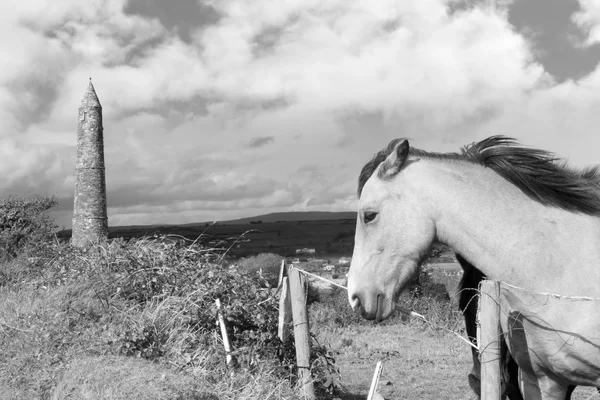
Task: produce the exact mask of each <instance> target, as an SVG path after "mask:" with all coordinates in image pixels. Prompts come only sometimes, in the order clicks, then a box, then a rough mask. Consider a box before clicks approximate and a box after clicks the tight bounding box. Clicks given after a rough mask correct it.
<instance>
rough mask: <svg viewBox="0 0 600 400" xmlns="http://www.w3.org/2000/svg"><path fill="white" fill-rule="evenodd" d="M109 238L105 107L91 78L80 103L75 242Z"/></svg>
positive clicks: (73, 240)
mask: <svg viewBox="0 0 600 400" xmlns="http://www.w3.org/2000/svg"><path fill="white" fill-rule="evenodd" d="M107 237H108V218H107V215H106V181H105V177H104V139H103V133H102V106H101V105H100V100H98V96H97V95H96V91H95V90H94V85H92V79H91V78H90V84H89V85H88V87H87V90H86V92H85V95H84V96H83V100H81V105H80V106H79V123H78V125H77V164H76V166H75V207H74V210H73V235H72V237H71V244H72V245H73V246H76V247H84V246H86V245H88V244H90V243H96V242H99V241H102V240H106V238H107Z"/></svg>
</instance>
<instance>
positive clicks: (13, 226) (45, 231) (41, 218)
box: [0, 196, 58, 257]
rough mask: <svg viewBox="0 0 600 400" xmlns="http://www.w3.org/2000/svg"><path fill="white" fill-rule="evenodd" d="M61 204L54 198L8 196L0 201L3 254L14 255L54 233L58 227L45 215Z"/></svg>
mask: <svg viewBox="0 0 600 400" xmlns="http://www.w3.org/2000/svg"><path fill="white" fill-rule="evenodd" d="M56 205H58V201H57V200H56V198H54V197H39V196H31V197H14V196H10V197H6V198H4V199H1V200H0V246H1V247H2V249H3V250H4V252H3V253H4V257H6V256H10V257H15V256H16V255H17V254H18V252H19V251H20V250H22V249H23V248H24V247H26V246H27V245H34V246H35V245H38V244H40V243H43V242H44V241H47V240H48V239H50V238H51V237H52V236H54V234H55V232H56V230H57V228H58V227H57V226H56V225H55V224H54V222H53V220H52V219H51V218H50V217H49V216H48V215H46V214H45V212H46V211H48V210H49V209H51V208H53V207H55V206H56Z"/></svg>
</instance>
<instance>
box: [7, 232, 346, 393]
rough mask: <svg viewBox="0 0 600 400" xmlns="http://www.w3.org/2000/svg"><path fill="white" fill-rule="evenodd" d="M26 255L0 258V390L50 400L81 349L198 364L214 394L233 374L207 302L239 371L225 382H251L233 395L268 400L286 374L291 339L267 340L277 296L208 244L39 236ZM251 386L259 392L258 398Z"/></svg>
mask: <svg viewBox="0 0 600 400" xmlns="http://www.w3.org/2000/svg"><path fill="white" fill-rule="evenodd" d="M159 239H160V238H159ZM30 255H31V256H32V257H17V258H15V259H12V260H10V262H7V263H0V303H2V304H4V305H5V307H4V308H3V310H2V312H1V313H0V317H1V318H0V347H2V348H3V349H6V351H5V354H6V357H5V358H4V359H3V362H4V361H5V362H4V363H3V365H2V366H0V391H2V390H4V389H5V388H7V390H9V389H10V390H12V389H11V388H14V390H15V391H19V393H24V392H23V390H24V389H22V388H26V387H27V388H30V389H28V390H30V392H28V397H29V398H50V397H52V396H51V392H52V390H54V389H53V388H58V387H60V382H61V381H60V380H61V379H62V378H61V377H62V376H63V375H64V376H65V377H67V376H68V374H67V372H68V371H71V372H69V373H71V375H72V372H73V371H74V370H73V368H70V367H69V365H70V364H71V363H72V362H76V360H78V359H81V358H82V357H89V356H92V357H101V359H99V360H98V362H99V363H103V362H105V361H103V360H104V359H102V357H132V358H135V359H139V360H148V361H151V362H153V363H155V364H156V365H162V366H168V367H169V368H173V367H174V369H173V371H181V373H191V374H198V371H206V372H202V374H204V375H202V376H206V377H207V378H206V382H204V383H203V384H206V385H207V390H209V391H213V392H218V391H217V390H214V388H215V387H217V386H214V385H221V384H222V383H219V382H224V381H229V380H230V379H234V378H232V377H231V376H230V370H229V369H228V367H227V366H226V365H225V352H224V349H223V345H222V343H221V341H220V339H219V338H220V330H219V327H218V326H217V325H216V324H215V321H216V315H217V309H216V305H215V299H217V298H219V299H220V300H221V304H222V312H223V315H224V318H225V321H226V324H227V330H228V333H229V338H230V342H231V345H232V349H233V354H232V355H233V357H234V368H236V369H237V371H238V373H237V374H236V375H235V376H236V378H235V379H241V378H240V377H247V378H243V379H247V381H244V383H242V382H240V383H236V384H235V385H233V382H231V385H233V386H231V387H232V388H234V389H235V390H237V389H238V388H241V387H242V386H247V387H250V386H248V385H249V384H250V383H251V382H253V381H255V382H256V389H252V390H256V391H257V392H252V394H251V395H249V396H246V397H244V398H267V397H266V396H267V392H269V393H270V392H272V391H273V389H269V390H267V389H268V387H269V385H271V387H273V386H272V385H280V384H281V382H283V383H285V384H286V385H289V384H288V383H292V386H293V384H294V382H296V376H297V375H296V372H297V371H296V369H295V366H294V364H295V362H294V359H295V350H294V342H293V338H292V340H290V341H288V343H287V344H286V345H283V344H282V343H281V341H280V340H279V338H278V336H277V333H278V308H279V307H278V300H279V299H278V293H277V292H276V290H275V289H273V288H269V287H268V284H267V282H266V280H265V278H264V277H262V276H260V275H259V274H248V273H247V272H246V271H245V270H243V269H239V270H235V269H228V268H224V267H223V266H222V265H219V264H218V263H215V262H213V260H214V259H215V258H216V256H219V255H217V254H215V253H214V252H208V251H207V250H206V249H204V248H202V247H200V246H198V245H194V246H187V247H183V248H182V247H180V246H177V245H174V244H171V243H165V242H161V241H160V240H157V241H154V240H150V239H134V240H131V241H129V242H126V241H124V240H121V239H117V240H112V241H110V242H107V243H103V244H97V245H95V246H91V247H90V248H88V249H78V248H73V247H72V246H70V245H69V244H68V243H61V242H57V241H46V242H43V243H41V244H40V245H39V246H38V247H36V248H35V249H34V250H32V252H31V254H30ZM271 256H273V255H263V256H259V257H255V258H254V259H255V260H257V259H258V260H260V259H262V260H265V259H266V260H269V259H271V258H272V257H271ZM279 261H280V258H279V259H278V260H277V262H279ZM263 265H264V264H263ZM266 270H267V271H268V268H266ZM263 271H265V269H263ZM277 273H278V270H277ZM2 285H4V288H3V287H1V286H2ZM34 306H35V309H34V308H33V307H34ZM24 307H28V309H24ZM22 315H28V316H30V317H28V318H23V317H22ZM3 333H10V335H3ZM0 358H2V357H0ZM9 360H10V361H9ZM311 360H312V362H313V363H314V365H315V371H314V372H315V379H316V381H317V383H319V382H320V384H317V387H316V389H317V391H318V392H319V393H331V392H332V389H333V387H334V386H335V381H336V380H335V379H332V378H335V377H336V374H338V373H337V370H336V368H335V365H334V364H333V360H332V358H331V354H330V353H329V352H328V350H327V349H326V348H324V347H323V346H319V345H315V346H314V347H313V350H312V354H311ZM161 370H162V369H161ZM24 371H27V373H24ZM149 373H150V372H149ZM267 377H268V381H265V379H267ZM91 378H92V376H91V375H90V378H85V379H91ZM65 379H66V378H65ZM69 379H72V378H69ZM77 379H79V378H77ZM102 379H104V378H102ZM107 379H108V378H107ZM276 382H279V383H276ZM332 382H334V384H332ZM103 384H105V385H110V382H104V383H103ZM65 385H67V387H70V386H69V385H70V384H67V383H65ZM210 385H213V386H210ZM236 385H237V386H236ZM332 385H333V386H332ZM260 386H264V387H265V389H264V390H265V392H264V393H265V395H264V396H263V395H262V394H261V395H259V394H257V393H258V390H259V389H260V388H259V387H260ZM277 387H278V389H277V390H278V391H279V390H280V386H277ZM288 387H290V386H288ZM69 390H70V389H69ZM228 390H233V389H228ZM240 390H241V389H240ZM286 390H287V389H286ZM261 393H262V392H261ZM228 396H229V397H226V398H238V396H236V395H231V394H229V395H228ZM240 396H241V394H240ZM269 396H272V395H269ZM242 397H243V396H242ZM279 397H280V398H294V399H295V398H296V397H290V396H285V397H283V396H279ZM271 398H273V397H271Z"/></svg>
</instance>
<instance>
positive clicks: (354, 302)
mask: <svg viewBox="0 0 600 400" xmlns="http://www.w3.org/2000/svg"><path fill="white" fill-rule="evenodd" d="M350 307H352V309H353V310H354V311H357V310H358V309H359V308H360V298H359V297H358V295H357V294H356V293H354V294H352V296H351V297H350Z"/></svg>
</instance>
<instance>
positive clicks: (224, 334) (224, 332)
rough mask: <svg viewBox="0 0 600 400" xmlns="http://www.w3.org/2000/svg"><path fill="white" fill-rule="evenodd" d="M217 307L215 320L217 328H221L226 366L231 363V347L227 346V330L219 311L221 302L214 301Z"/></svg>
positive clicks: (221, 313)
mask: <svg viewBox="0 0 600 400" xmlns="http://www.w3.org/2000/svg"><path fill="white" fill-rule="evenodd" d="M215 304H216V305H217V315H218V317H217V319H218V320H219V326H220V327H221V336H222V337H223V347H225V359H226V361H227V365H229V364H230V363H231V346H229V337H228V336H227V328H226V327H225V319H224V318H223V312H222V311H221V300H219V299H215Z"/></svg>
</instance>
